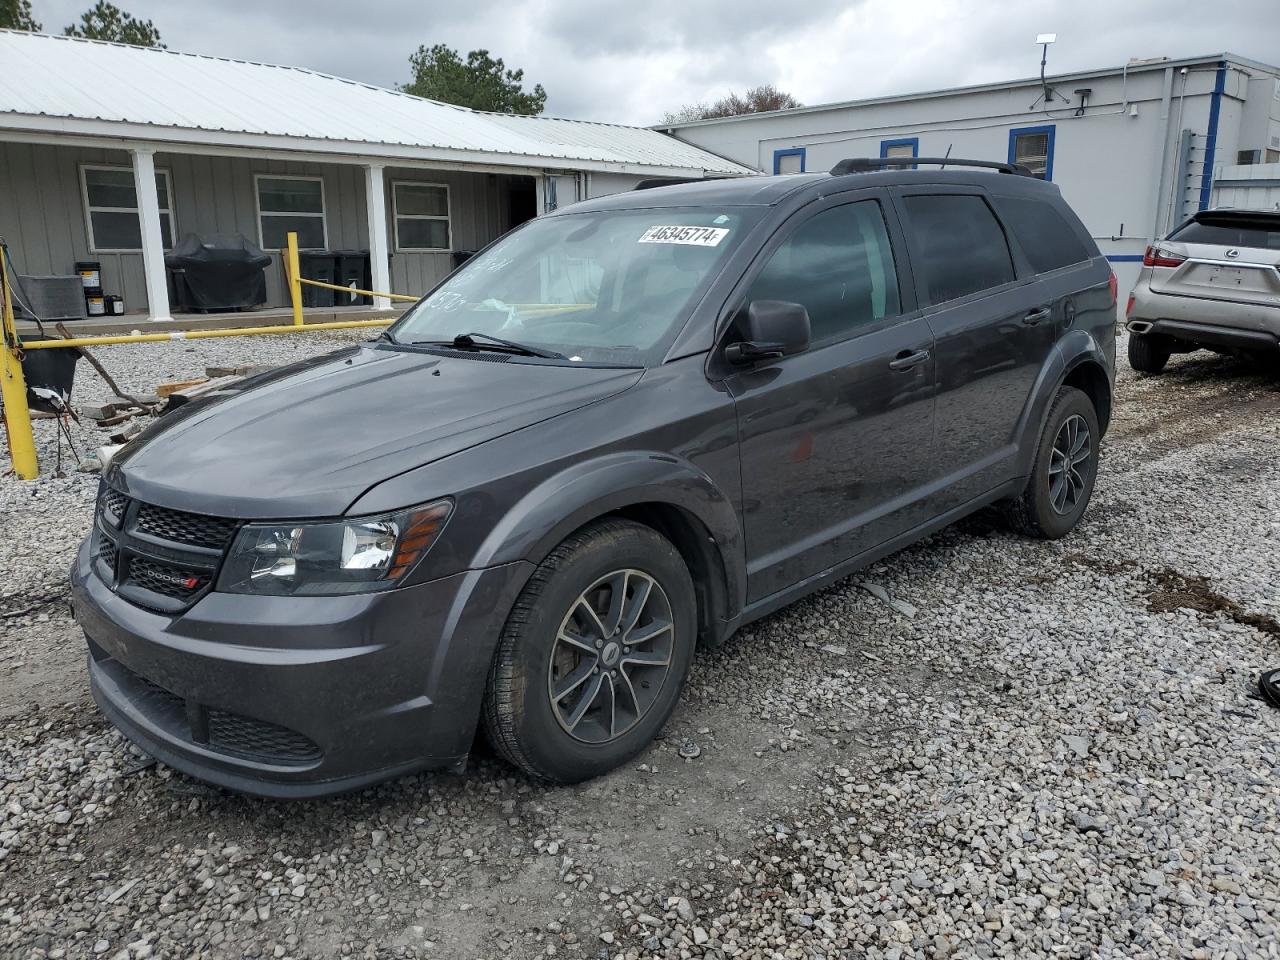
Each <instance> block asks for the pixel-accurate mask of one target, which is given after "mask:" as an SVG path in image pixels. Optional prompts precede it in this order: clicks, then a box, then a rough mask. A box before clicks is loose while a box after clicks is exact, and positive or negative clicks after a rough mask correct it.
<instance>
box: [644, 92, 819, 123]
mask: <svg viewBox="0 0 1280 960" xmlns="http://www.w3.org/2000/svg"><path fill="white" fill-rule="evenodd" d="M802 106H804V104H802V103H801V102H800V101H799V100H797V99H796V98H795V97H793V96H792V95H791V94H789V93H784V92H783V91H781V90H779V89H778V88H777V87H775V86H774V85H773V84H771V83H766V84H764V85H763V86H760V87H752V88H751V89H750V90H748V91H747V92H746V94H745V95H743V96H738V94H736V93H734V92H732V91H730V93H729V95H728V96H727V97H721V98H720V99H719V100H717V101H716V102H715V103H712V104H705V103H690V104H686V105H685V106H683V107H681V108H680V109H679V110H676V111H673V112H670V113H668V114H666V116H664V117H663V118H662V122H663V123H689V122H690V121H692V120H709V119H711V118H712V117H736V116H739V115H741V114H744V113H766V112H768V111H770V110H789V109H791V108H792V107H802Z"/></svg>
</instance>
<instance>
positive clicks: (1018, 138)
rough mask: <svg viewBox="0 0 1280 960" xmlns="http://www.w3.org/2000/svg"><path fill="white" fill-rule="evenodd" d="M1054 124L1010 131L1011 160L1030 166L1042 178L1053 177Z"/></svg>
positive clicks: (1048, 178)
mask: <svg viewBox="0 0 1280 960" xmlns="http://www.w3.org/2000/svg"><path fill="white" fill-rule="evenodd" d="M1053 135H1054V127H1053V125H1052V124H1049V125H1048V126H1044V127H1016V128H1015V129H1013V130H1010V131H1009V162H1010V163H1020V164H1022V165H1023V166H1024V167H1028V168H1030V170H1031V172H1032V173H1034V174H1035V175H1036V176H1037V177H1039V178H1040V179H1041V180H1052V179H1053Z"/></svg>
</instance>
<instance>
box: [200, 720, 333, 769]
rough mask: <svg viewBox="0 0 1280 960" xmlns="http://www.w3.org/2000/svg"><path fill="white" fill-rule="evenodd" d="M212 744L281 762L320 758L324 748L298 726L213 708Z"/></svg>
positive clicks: (210, 743)
mask: <svg viewBox="0 0 1280 960" xmlns="http://www.w3.org/2000/svg"><path fill="white" fill-rule="evenodd" d="M209 746H211V747H216V748H218V749H219V750H227V751H229V752H231V753H242V754H245V755H246V756H250V757H262V758H264V759H271V760H275V761H277V762H279V761H283V762H286V763H306V762H308V761H311V760H318V759H320V748H319V747H318V746H316V745H315V744H314V743H312V742H311V740H309V739H308V738H307V737H304V736H303V735H302V734H300V733H298V732H297V731H296V730H290V729H289V728H288V727H281V726H278V725H277V724H274V723H267V721H265V720H254V719H253V718H251V717H242V716H240V715H239V714H238V713H228V712H227V711H225V710H213V709H211V710H210V711H209Z"/></svg>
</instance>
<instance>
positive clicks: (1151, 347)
mask: <svg viewBox="0 0 1280 960" xmlns="http://www.w3.org/2000/svg"><path fill="white" fill-rule="evenodd" d="M1172 353H1173V348H1172V347H1171V346H1170V345H1169V342H1168V341H1167V340H1166V339H1165V338H1164V337H1162V336H1160V335H1159V334H1151V333H1131V334H1129V366H1131V367H1133V369H1135V370H1137V371H1138V372H1139V373H1159V372H1160V371H1161V370H1163V369H1164V365H1165V364H1166V363H1168V362H1169V357H1170V355H1171V354H1172Z"/></svg>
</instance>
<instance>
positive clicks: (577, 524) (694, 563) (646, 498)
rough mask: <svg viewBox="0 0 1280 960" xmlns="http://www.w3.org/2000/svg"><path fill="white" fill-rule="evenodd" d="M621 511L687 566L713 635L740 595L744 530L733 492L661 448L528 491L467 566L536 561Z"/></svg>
mask: <svg viewBox="0 0 1280 960" xmlns="http://www.w3.org/2000/svg"><path fill="white" fill-rule="evenodd" d="M605 517H622V518H625V519H628V520H631V521H633V522H635V523H641V524H644V525H645V526H648V527H650V528H651V529H653V530H656V531H657V532H658V533H660V534H662V535H663V536H664V537H666V538H667V539H668V540H670V541H671V543H672V544H673V545H674V546H675V548H676V550H677V551H678V552H679V553H680V555H681V557H682V558H683V559H684V561H685V564H686V565H687V566H688V567H689V572H690V574H691V576H692V577H693V579H694V587H695V593H696V594H697V597H698V627H699V636H700V638H702V639H703V640H704V641H710V642H714V641H716V640H718V639H720V638H721V637H722V636H723V635H724V633H725V631H724V629H723V621H724V620H726V619H729V618H732V617H733V616H735V615H736V614H737V613H738V612H739V611H740V610H741V609H742V606H743V604H744V603H745V599H746V572H745V560H744V556H743V549H744V548H743V536H742V530H741V525H740V523H739V520H738V515H737V511H736V508H735V507H734V505H733V502H732V500H731V498H730V497H729V496H728V495H727V494H726V493H725V492H724V491H722V490H720V489H719V487H717V486H716V484H715V483H714V482H713V481H712V480H711V478H710V477H709V476H707V474H706V473H705V472H704V471H702V470H699V469H698V468H697V467H696V466H695V465H694V464H692V463H690V462H688V461H686V460H680V459H677V458H675V457H673V456H671V455H670V454H666V453H624V454H615V455H612V456H609V457H606V458H602V459H599V460H593V461H588V462H585V463H580V464H575V465H574V466H573V467H571V468H569V469H568V470H566V471H564V472H562V473H559V474H556V475H555V476H553V477H550V478H548V479H546V480H544V481H543V482H542V483H540V484H538V485H537V486H536V487H535V488H533V489H532V490H530V491H528V493H526V494H525V496H524V497H522V498H521V500H520V501H519V502H518V503H516V504H515V505H513V506H512V508H511V509H510V510H508V511H507V513H506V515H505V516H504V517H503V519H502V521H501V522H499V523H498V524H497V525H496V526H495V527H494V529H493V530H492V532H491V533H490V534H489V536H488V538H487V539H486V541H485V542H484V544H482V546H481V548H480V550H479V551H478V553H477V555H476V557H475V559H474V561H473V564H472V565H473V566H476V567H486V566H493V565H496V564H500V563H509V562H512V561H515V560H527V561H531V562H532V563H534V564H538V563H541V562H542V561H543V560H545V559H546V558H547V556H549V555H550V553H551V551H552V550H554V549H555V548H556V546H557V545H559V544H560V543H562V542H563V541H564V540H565V539H566V538H567V537H569V536H571V535H572V534H573V533H575V532H576V531H578V530H580V529H582V528H583V527H585V526H587V525H588V524H590V523H593V522H595V521H597V520H600V519H603V518H605Z"/></svg>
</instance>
